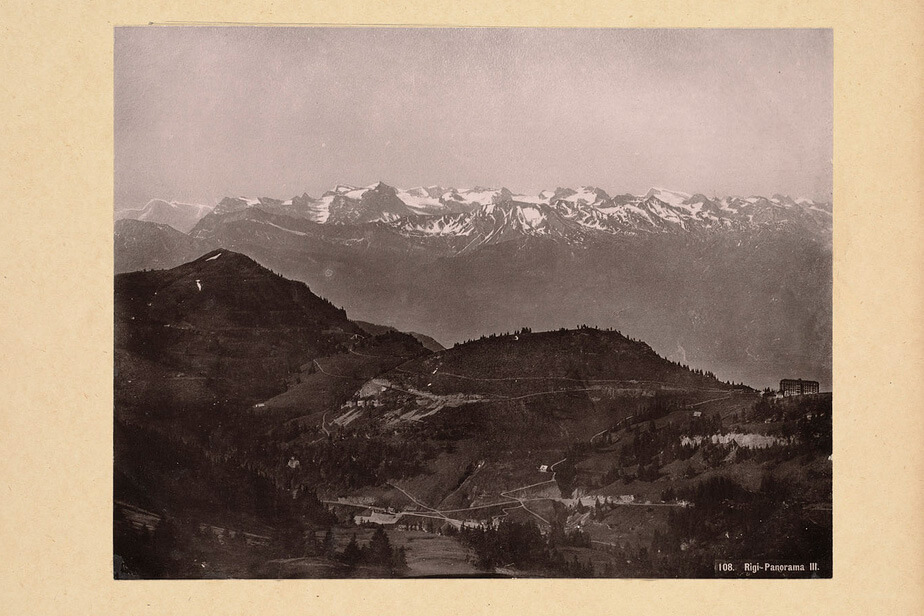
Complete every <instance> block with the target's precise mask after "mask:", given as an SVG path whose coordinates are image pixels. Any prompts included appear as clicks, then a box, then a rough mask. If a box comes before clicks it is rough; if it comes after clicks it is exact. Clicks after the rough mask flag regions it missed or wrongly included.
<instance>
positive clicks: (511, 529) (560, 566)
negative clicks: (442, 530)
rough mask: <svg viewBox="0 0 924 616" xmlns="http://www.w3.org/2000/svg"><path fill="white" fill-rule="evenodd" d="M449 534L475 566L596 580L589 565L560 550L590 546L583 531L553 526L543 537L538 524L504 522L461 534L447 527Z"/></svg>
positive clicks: (591, 566)
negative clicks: (470, 553)
mask: <svg viewBox="0 0 924 616" xmlns="http://www.w3.org/2000/svg"><path fill="white" fill-rule="evenodd" d="M447 532H448V534H450V535H456V534H458V537H459V539H460V540H461V541H462V543H463V545H466V546H468V547H469V548H471V549H472V550H473V551H474V552H475V554H476V558H477V560H476V565H477V566H478V567H479V568H481V569H485V570H492V569H494V568H495V567H513V568H516V569H520V570H524V571H530V572H539V573H544V574H547V575H560V576H566V577H594V575H595V574H596V572H595V570H594V567H593V565H592V564H591V563H590V562H587V563H582V562H579V561H578V559H577V556H576V555H575V556H573V557H572V558H571V559H570V560H569V559H567V558H566V557H565V556H564V554H563V553H562V551H561V548H567V547H583V548H587V547H590V537H589V536H588V535H587V533H584V532H583V531H581V530H574V531H566V530H565V529H564V526H563V525H562V524H560V523H554V524H553V525H552V528H551V531H550V532H549V533H548V534H547V535H545V536H543V535H542V533H541V532H540V530H539V527H538V526H537V525H536V524H535V522H532V521H527V522H515V521H512V520H509V519H504V520H503V521H501V523H500V524H499V525H498V526H497V527H487V528H468V527H462V528H461V529H460V530H459V531H454V530H451V527H447Z"/></svg>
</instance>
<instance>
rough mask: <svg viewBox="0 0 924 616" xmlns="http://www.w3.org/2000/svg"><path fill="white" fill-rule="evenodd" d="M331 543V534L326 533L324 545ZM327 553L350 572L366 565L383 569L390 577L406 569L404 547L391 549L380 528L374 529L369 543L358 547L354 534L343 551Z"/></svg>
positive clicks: (385, 535)
mask: <svg viewBox="0 0 924 616" xmlns="http://www.w3.org/2000/svg"><path fill="white" fill-rule="evenodd" d="M332 541H333V539H332V535H331V532H330V531H328V532H327V535H326V536H325V538H324V542H325V545H327V546H330V545H332ZM328 553H329V554H331V555H332V556H333V557H334V558H336V559H337V560H339V561H340V562H342V563H343V564H344V565H346V566H347V568H348V569H351V570H352V569H355V568H356V567H358V566H360V565H366V566H370V567H381V568H384V569H385V570H387V571H388V573H389V574H390V575H394V574H395V573H398V572H400V571H401V570H403V569H406V568H407V553H406V551H405V549H404V546H401V547H399V548H394V547H392V545H391V541H390V540H389V539H388V534H387V533H386V532H385V530H384V529H383V528H382V527H381V526H379V527H377V528H376V530H375V532H374V533H373V534H372V538H371V539H370V540H369V543H367V544H365V545H362V546H361V545H359V543H358V542H357V541H356V535H355V534H354V535H353V536H352V537H351V538H350V542H349V543H348V544H347V545H346V547H345V548H343V551H341V552H339V553H331V552H328Z"/></svg>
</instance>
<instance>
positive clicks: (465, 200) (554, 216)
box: [119, 182, 832, 245]
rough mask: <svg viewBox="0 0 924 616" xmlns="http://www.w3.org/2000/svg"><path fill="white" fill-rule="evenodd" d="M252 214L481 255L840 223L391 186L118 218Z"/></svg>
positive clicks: (819, 209)
mask: <svg viewBox="0 0 924 616" xmlns="http://www.w3.org/2000/svg"><path fill="white" fill-rule="evenodd" d="M249 208H257V209H259V210H262V211H264V212H266V213H270V214H277V215H283V216H288V217H292V218H298V219H304V220H308V221H311V222H314V223H318V224H326V225H344V224H366V223H379V224H382V225H386V226H388V227H391V228H392V229H394V230H395V231H397V232H398V233H401V234H403V235H406V236H411V237H426V236H437V237H446V236H459V237H472V238H473V239H475V238H478V239H480V241H478V242H477V244H479V245H480V244H485V243H495V242H497V241H503V240H504V239H510V238H511V237H513V236H516V235H528V236H550V237H565V238H569V239H570V238H576V237H581V236H584V235H587V234H597V233H605V234H610V235H635V234H639V233H662V232H684V231H695V230H724V229H727V230H735V229H745V228H752V227H758V226H767V225H772V226H787V225H796V226H799V227H802V228H806V229H809V230H811V231H816V232H821V233H826V232H830V229H831V217H832V209H831V204H830V203H820V202H815V201H812V200H809V199H802V198H800V199H792V198H790V197H786V196H783V195H773V196H772V197H762V196H752V197H721V198H718V197H713V198H709V197H706V196H705V195H703V194H692V195H691V194H687V193H683V192H678V191H674V190H667V189H663V188H652V189H651V190H649V191H648V192H647V193H646V194H644V195H631V194H622V195H617V196H615V197H611V196H610V195H609V194H607V193H606V191H604V190H602V189H600V188H596V187H593V186H581V187H579V188H576V189H574V188H557V189H556V190H544V191H542V192H540V193H539V194H538V195H521V194H514V193H512V192H511V191H510V190H508V189H506V188H484V187H480V186H478V187H474V188H470V189H456V188H444V187H441V186H427V187H416V188H410V189H400V188H393V187H391V186H389V185H387V184H385V183H383V182H379V183H377V184H373V185H370V186H365V187H355V186H350V185H343V184H341V185H337V186H335V187H334V188H333V189H331V190H329V191H327V192H325V193H324V194H323V195H321V196H320V197H318V198H315V197H311V196H309V195H308V194H303V195H301V196H296V197H293V198H291V199H287V200H280V199H273V198H269V197H258V198H254V197H226V198H225V199H223V200H222V201H221V202H220V203H218V205H216V206H215V207H214V208H210V207H209V206H204V205H191V204H181V203H177V202H166V201H162V200H152V201H151V202H150V203H148V204H147V205H146V206H145V207H144V208H142V209H140V210H130V211H123V212H122V213H121V214H122V215H121V216H119V217H120V218H136V219H138V220H147V221H150V222H159V223H164V224H170V225H171V226H175V227H176V228H177V229H179V230H180V231H184V232H188V231H190V230H191V229H192V228H193V227H194V225H195V224H196V222H197V221H198V220H199V219H201V218H203V217H205V216H206V215H208V214H212V215H215V216H221V215H225V214H231V213H234V212H240V211H243V210H247V209H249ZM174 223H177V224H174ZM190 223H192V224H190Z"/></svg>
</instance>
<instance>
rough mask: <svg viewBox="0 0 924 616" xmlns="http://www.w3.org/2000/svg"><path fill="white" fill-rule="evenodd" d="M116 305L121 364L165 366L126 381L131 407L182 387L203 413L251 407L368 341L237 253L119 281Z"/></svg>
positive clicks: (340, 316) (328, 307) (297, 288)
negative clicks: (310, 364) (310, 368)
mask: <svg viewBox="0 0 924 616" xmlns="http://www.w3.org/2000/svg"><path fill="white" fill-rule="evenodd" d="M115 306H116V312H115V341H116V351H117V353H118V354H119V361H118V362H117V364H118V365H120V366H121V367H123V368H124V369H125V370H127V371H133V372H137V371H138V370H137V366H139V365H148V367H149V368H156V369H155V370H149V371H144V370H142V371H140V373H139V374H138V378H136V379H133V380H129V379H125V378H119V379H117V385H118V387H117V399H119V397H120V395H123V394H124V395H125V396H127V398H128V399H127V400H123V401H124V402H128V404H126V405H124V406H126V407H130V406H132V403H138V404H141V405H146V402H145V400H144V399H143V398H144V395H145V393H144V392H145V391H147V390H148V389H157V388H161V389H162V390H163V392H164V393H165V394H169V393H170V392H172V391H173V390H174V385H177V386H178V390H179V391H180V393H181V394H184V395H185V394H186V393H188V394H189V396H188V400H187V403H188V404H192V405H194V406H199V407H203V406H206V405H208V404H218V403H224V402H225V401H228V402H229V403H232V404H245V403H247V401H250V400H252V399H254V398H259V397H266V396H268V395H272V394H274V393H278V392H279V391H282V390H283V389H284V388H285V381H286V378H287V376H288V375H290V374H291V373H293V372H296V371H297V370H298V367H299V366H300V365H302V364H304V363H305V362H306V361H309V360H310V359H311V358H313V357H318V356H322V355H326V354H329V353H331V352H334V351H336V350H337V349H338V348H341V347H342V346H343V344H344V343H345V342H346V341H347V340H350V339H351V338H352V337H359V336H361V335H363V332H362V330H361V329H360V328H359V327H357V326H356V325H354V324H353V323H352V322H350V321H349V320H348V319H347V318H346V314H345V313H344V312H343V310H340V309H338V308H335V307H334V306H333V305H332V304H330V303H329V302H327V301H326V300H323V299H321V298H319V297H317V296H316V295H314V294H313V293H312V292H311V291H310V290H309V289H308V287H306V286H305V285H304V284H302V283H299V282H292V281H289V280H285V279H284V278H282V277H280V276H278V275H276V274H273V273H272V272H270V271H269V270H267V269H265V268H263V267H261V266H260V265H258V264H257V263H255V262H254V261H252V260H251V259H250V258H248V257H245V256H243V255H240V254H237V253H234V252H231V251H228V250H217V251H213V252H211V253H208V254H206V255H204V256H202V257H200V258H199V259H197V260H195V261H192V262H190V263H186V264H184V265H181V266H179V267H176V268H173V269H171V270H164V271H150V272H134V273H130V274H121V275H118V276H116V281H115ZM136 360H138V361H136ZM133 364H134V365H133ZM158 381H161V382H160V383H158ZM187 385H189V387H187Z"/></svg>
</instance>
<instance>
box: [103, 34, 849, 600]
mask: <svg viewBox="0 0 924 616" xmlns="http://www.w3.org/2000/svg"><path fill="white" fill-rule="evenodd" d="M114 36H115V48H114V53H115V58H114V61H115V117H114V121H115V187H114V201H115V212H114V213H115V216H114V219H115V226H114V242H115V272H114V276H115V277H114V293H115V314H114V325H115V365H114V395H115V408H114V435H113V438H114V468H113V472H114V494H113V565H114V576H115V578H117V579H123V580H130V579H151V578H170V579H187V578H432V577H445V578H467V577H473V578H478V577H498V578H500V577H519V578H529V577H539V578H545V577H567V578H585V577H587V578H590V577H596V578H713V577H734V578H767V577H781V578H813V577H814V578H826V577H830V576H831V568H832V470H831V469H832V455H831V447H832V438H831V432H832V422H831V417H832V398H831V396H832V393H831V389H832V201H833V198H832V133H833V131H832V104H833V101H832V32H831V30H806V29H797V30H793V29H767V30H700V29H697V30H693V29H690V30H686V29H669V30H667V29H665V30H642V29H639V30H631V29H630V30H626V29H558V28H398V27H375V28H371V27H362V28H359V27H356V28H354V27H337V28H329V27H254V26H246V27H178V26H173V27H156V26H151V27H118V28H116V29H115V32H114ZM125 583H128V584H130V582H125Z"/></svg>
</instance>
